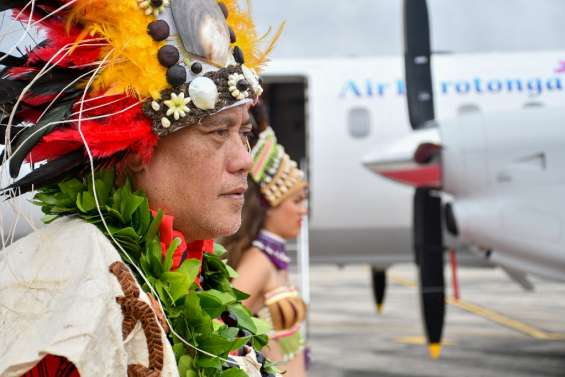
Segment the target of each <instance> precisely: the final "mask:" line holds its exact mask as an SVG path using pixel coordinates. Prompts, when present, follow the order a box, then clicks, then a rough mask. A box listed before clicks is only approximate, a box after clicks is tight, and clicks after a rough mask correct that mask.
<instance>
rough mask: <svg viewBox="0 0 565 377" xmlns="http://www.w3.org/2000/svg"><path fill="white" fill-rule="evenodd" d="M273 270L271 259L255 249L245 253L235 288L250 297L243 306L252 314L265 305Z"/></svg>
mask: <svg viewBox="0 0 565 377" xmlns="http://www.w3.org/2000/svg"><path fill="white" fill-rule="evenodd" d="M272 268H273V267H272V265H271V262H270V261H269V259H268V258H267V257H266V256H265V255H264V254H263V253H262V252H261V251H260V250H258V249H256V248H255V247H252V248H251V249H249V250H247V251H246V252H244V253H243V256H242V258H241V261H240V262H239V266H238V267H237V272H238V273H239V276H238V277H237V278H235V279H234V280H233V286H234V287H235V288H237V289H239V290H240V291H243V292H245V293H247V294H248V295H249V298H248V299H247V300H245V301H244V302H243V304H244V305H245V306H247V307H248V308H249V309H250V310H251V311H252V312H256V311H257V310H259V308H260V306H261V305H262V304H263V294H264V292H265V291H266V287H267V285H268V284H269V279H270V277H271V272H272Z"/></svg>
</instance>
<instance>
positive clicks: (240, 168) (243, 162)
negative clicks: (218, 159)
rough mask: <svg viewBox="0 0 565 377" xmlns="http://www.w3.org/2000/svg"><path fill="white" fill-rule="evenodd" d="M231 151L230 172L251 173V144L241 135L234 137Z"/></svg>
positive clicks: (229, 157) (228, 163)
mask: <svg viewBox="0 0 565 377" xmlns="http://www.w3.org/2000/svg"><path fill="white" fill-rule="evenodd" d="M231 144H232V146H231V148H230V153H229V155H228V156H227V157H228V161H227V166H228V171H229V172H230V173H246V174H247V173H249V171H250V170H251V167H252V166H253V160H252V158H251V152H250V151H249V144H248V143H247V142H246V141H244V140H242V139H241V137H240V136H239V135H237V137H234V138H233V142H232V143H231Z"/></svg>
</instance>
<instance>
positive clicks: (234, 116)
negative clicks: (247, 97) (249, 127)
mask: <svg viewBox="0 0 565 377" xmlns="http://www.w3.org/2000/svg"><path fill="white" fill-rule="evenodd" d="M250 120H251V119H250V115H249V106H247V105H241V106H237V107H234V108H231V109H228V110H224V111H221V112H219V113H216V114H214V115H212V116H210V117H209V118H208V119H207V120H206V121H204V122H203V123H202V125H204V126H207V127H212V126H220V125H222V126H228V127H235V126H239V125H244V124H248V123H249V122H250Z"/></svg>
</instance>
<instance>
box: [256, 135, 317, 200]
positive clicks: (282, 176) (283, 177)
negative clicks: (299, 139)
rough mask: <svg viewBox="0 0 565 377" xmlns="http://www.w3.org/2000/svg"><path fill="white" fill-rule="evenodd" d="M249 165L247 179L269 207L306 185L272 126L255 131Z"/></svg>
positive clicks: (302, 175) (300, 172)
mask: <svg viewBox="0 0 565 377" xmlns="http://www.w3.org/2000/svg"><path fill="white" fill-rule="evenodd" d="M251 155H252V156H253V167H252V169H251V178H252V179H253V181H255V182H256V183H257V184H258V185H259V187H260V191H261V195H262V197H263V198H264V199H265V200H266V201H267V203H268V204H269V206H271V207H276V206H278V205H279V204H280V203H282V202H283V201H284V200H285V199H286V198H287V197H288V196H290V195H292V194H293V193H295V192H296V191H298V190H300V189H302V188H303V187H305V186H306V181H305V180H304V173H303V172H302V171H301V170H300V169H298V167H297V164H296V162H295V161H293V160H292V159H291V158H290V156H289V155H288V154H287V153H286V152H285V151H284V148H283V146H282V145H280V144H278V143H277V138H276V136H275V133H274V132H273V129H272V128H270V127H269V128H267V129H266V130H264V131H263V132H261V133H260V134H259V140H258V141H257V143H256V144H255V146H254V147H253V150H252V151H251Z"/></svg>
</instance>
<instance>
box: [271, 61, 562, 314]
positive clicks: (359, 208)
mask: <svg viewBox="0 0 565 377" xmlns="http://www.w3.org/2000/svg"><path fill="white" fill-rule="evenodd" d="M534 56H535V58H534ZM564 56H565V51H543V52H536V53H535V55H534V54H533V53H531V52H515V53H488V54H484V53H483V54H453V55H452V54H442V55H438V56H434V65H433V67H432V68H433V77H434V78H435V81H434V89H435V91H436V93H437V95H436V98H435V99H436V102H437V111H438V117H441V118H448V117H455V116H458V115H460V114H467V113H473V112H478V113H490V112H494V111H503V110H519V109H522V108H535V107H544V106H556V105H559V104H562V103H564V101H565V76H564V75H563V73H562V71H561V69H562V68H563V66H562V64H563V63H562V61H561V59H563V57H564ZM264 83H265V84H264V86H265V93H264V95H263V101H264V102H265V103H266V105H267V107H268V108H269V110H270V118H271V123H272V127H273V128H274V129H275V132H276V133H277V135H278V136H277V137H278V138H279V140H280V142H281V144H283V145H284V146H285V148H286V149H287V151H288V152H289V153H290V154H291V156H292V157H293V158H294V159H296V160H297V161H302V162H303V164H302V166H303V167H304V168H306V170H307V172H308V179H309V182H310V185H309V192H310V193H309V207H310V209H309V222H310V227H309V230H310V232H309V239H310V250H311V260H312V263H314V264H316V263H324V264H330V263H331V264H338V265H346V264H352V263H368V264H370V265H372V266H373V268H372V280H373V290H374V293H375V296H376V297H375V300H376V303H377V306H380V305H381V304H382V300H383V297H384V286H385V285H386V278H385V272H384V271H385V270H386V269H387V268H388V267H389V266H390V265H392V264H395V263H404V262H412V261H413V255H412V253H411V250H412V231H411V225H412V207H411V197H412V195H413V190H412V189H411V188H410V187H406V186H404V185H401V184H399V183H396V182H393V181H390V180H388V179H385V178H376V179H375V176H374V175H372V174H371V172H370V171H369V170H367V169H366V168H365V167H363V166H361V164H360V161H362V160H363V158H364V156H365V155H367V154H368V153H369V152H370V151H371V150H372V149H373V148H374V146H375V145H376V144H379V145H383V144H384V145H387V144H390V143H392V142H394V141H395V140H399V139H402V138H403V137H405V136H408V135H411V134H412V131H411V129H410V125H409V124H410V123H409V119H408V110H407V105H406V100H405V98H406V83H405V80H404V72H403V59H402V58H401V57H398V56H391V57H374V58H331V59H279V60H276V59H275V60H273V61H272V62H270V64H269V66H268V67H267V70H266V72H265V74H264ZM458 256H459V262H460V263H461V264H464V265H477V264H480V263H481V262H484V259H480V258H477V257H475V256H474V255H473V254H471V253H460V254H458ZM507 271H508V272H512V271H513V270H510V269H507ZM511 277H513V278H514V279H516V280H519V281H520V276H519V275H517V274H512V275H511ZM521 284H522V285H527V283H526V282H523V281H522V282H521Z"/></svg>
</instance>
